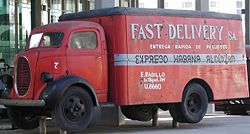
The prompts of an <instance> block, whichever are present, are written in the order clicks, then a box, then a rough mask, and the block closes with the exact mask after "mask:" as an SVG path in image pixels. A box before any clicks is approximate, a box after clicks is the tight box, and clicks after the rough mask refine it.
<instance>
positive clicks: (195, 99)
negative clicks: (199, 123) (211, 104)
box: [187, 94, 201, 113]
mask: <svg viewBox="0 0 250 134" xmlns="http://www.w3.org/2000/svg"><path fill="white" fill-rule="evenodd" d="M187 108H188V110H189V111H190V112H191V113H198V112H199V111H200V110H201V98H200V96H199V95H197V94H191V95H190V96H189V97H188V100H187Z"/></svg>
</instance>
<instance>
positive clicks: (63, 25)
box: [32, 21, 102, 33]
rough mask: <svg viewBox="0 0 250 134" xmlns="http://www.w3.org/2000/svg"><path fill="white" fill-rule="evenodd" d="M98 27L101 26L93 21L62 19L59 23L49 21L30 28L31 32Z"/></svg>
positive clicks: (65, 30)
mask: <svg viewBox="0 0 250 134" xmlns="http://www.w3.org/2000/svg"><path fill="white" fill-rule="evenodd" d="M82 27H84V28H93V27H95V28H98V29H101V28H102V27H101V26H100V25H99V24H97V23H95V22H88V21H64V22H59V23H51V24H47V25H43V26H40V27H37V28H34V29H33V30H32V33H41V32H44V31H46V32H62V31H63V32H67V31H72V30H76V29H79V28H82Z"/></svg>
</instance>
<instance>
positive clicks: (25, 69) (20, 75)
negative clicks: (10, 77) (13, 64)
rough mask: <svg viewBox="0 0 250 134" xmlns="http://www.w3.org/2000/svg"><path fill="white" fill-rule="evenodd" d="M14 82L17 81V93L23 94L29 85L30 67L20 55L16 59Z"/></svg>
mask: <svg viewBox="0 0 250 134" xmlns="http://www.w3.org/2000/svg"><path fill="white" fill-rule="evenodd" d="M16 73H17V74H16V83H17V92H18V93H17V94H18V95H20V96H24V95H25V94H26V93H27V91H28V89H29V85H30V81H31V76H30V67H29V63H28V61H27V59H26V58H24V57H20V58H18V61H17V72H16Z"/></svg>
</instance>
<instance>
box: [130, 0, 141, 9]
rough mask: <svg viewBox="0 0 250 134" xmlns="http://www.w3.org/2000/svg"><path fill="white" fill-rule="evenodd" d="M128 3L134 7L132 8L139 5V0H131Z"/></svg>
mask: <svg viewBox="0 0 250 134" xmlns="http://www.w3.org/2000/svg"><path fill="white" fill-rule="evenodd" d="M130 3H131V6H130V7H134V8H138V7H139V0H131V1H130Z"/></svg>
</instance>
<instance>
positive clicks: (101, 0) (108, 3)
mask: <svg viewBox="0 0 250 134" xmlns="http://www.w3.org/2000/svg"><path fill="white" fill-rule="evenodd" d="M115 6H116V5H115V0H95V8H96V9H100V8H108V7H115Z"/></svg>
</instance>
